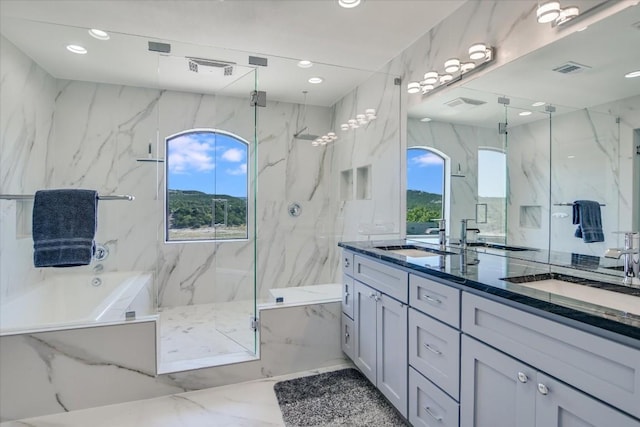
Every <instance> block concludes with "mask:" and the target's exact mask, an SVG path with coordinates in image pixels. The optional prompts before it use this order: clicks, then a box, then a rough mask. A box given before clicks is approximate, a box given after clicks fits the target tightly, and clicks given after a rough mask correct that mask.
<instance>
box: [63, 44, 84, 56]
mask: <svg viewBox="0 0 640 427" xmlns="http://www.w3.org/2000/svg"><path fill="white" fill-rule="evenodd" d="M67 50H68V51H69V52H73V53H77V54H78V55H84V54H85V53H87V49H85V48H83V47H82V46H78V45H77V44H70V45H67Z"/></svg>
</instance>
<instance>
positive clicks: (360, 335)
mask: <svg viewBox="0 0 640 427" xmlns="http://www.w3.org/2000/svg"><path fill="white" fill-rule="evenodd" d="M354 291H355V294H354V299H353V304H354V305H353V323H354V325H353V332H354V337H353V338H354V349H353V352H354V358H353V362H354V363H355V364H356V366H357V367H358V368H359V369H360V371H361V372H362V373H363V374H364V375H365V376H366V377H367V378H368V379H369V381H371V382H372V383H373V384H376V311H377V305H378V304H377V301H376V299H377V298H378V297H377V292H376V291H374V290H373V289H371V288H370V287H368V286H365V285H363V284H362V283H360V282H358V281H354Z"/></svg>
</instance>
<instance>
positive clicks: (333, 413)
mask: <svg viewBox="0 0 640 427" xmlns="http://www.w3.org/2000/svg"><path fill="white" fill-rule="evenodd" d="M273 388H274V390H275V392H276V396H277V398H278V403H279V404H280V410H281V411H282V417H283V419H284V422H285V425H287V427H293V426H337V425H344V426H376V427H377V426H407V425H408V424H407V423H406V422H405V421H404V419H403V418H402V417H401V416H400V415H399V414H398V413H397V412H396V410H395V408H393V407H392V406H391V404H390V403H389V402H387V401H386V400H385V398H384V397H383V396H382V394H381V393H380V392H379V391H378V390H377V389H376V388H375V387H374V386H373V385H372V384H371V383H370V382H369V381H368V380H367V379H366V378H365V377H364V376H363V375H362V374H361V373H360V372H359V371H357V370H356V369H342V370H340V371H333V372H326V373H323V374H319V375H313V376H309V377H303V378H296V379H293V380H288V381H281V382H278V383H276V384H275V385H274V386H273Z"/></svg>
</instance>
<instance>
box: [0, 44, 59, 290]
mask: <svg viewBox="0 0 640 427" xmlns="http://www.w3.org/2000/svg"><path fill="white" fill-rule="evenodd" d="M0 64H2V66H1V67H0V73H1V76H0V93H2V96H1V97H0V132H1V137H0V194H31V193H33V192H34V191H35V190H37V189H38V188H42V187H43V186H44V184H45V182H46V180H47V176H46V165H47V163H48V161H49V160H48V154H49V152H48V141H49V138H50V137H51V133H52V132H53V112H54V105H55V96H56V82H55V79H53V78H52V77H51V76H50V75H48V74H47V73H46V72H45V71H44V70H43V69H42V68H40V67H39V66H38V65H37V64H36V63H35V62H33V61H32V60H31V59H29V58H28V57H27V56H25V55H24V54H23V53H22V52H21V51H20V50H19V49H18V48H17V47H16V46H15V45H13V44H12V43H11V42H10V41H9V40H7V39H6V38H4V37H2V36H0ZM32 206H33V203H32V202H28V201H15V200H0V299H3V298H6V297H8V296H9V295H10V294H13V293H15V292H16V291H18V290H20V288H22V287H23V286H24V285H25V284H27V283H29V284H30V283H35V282H37V281H38V280H40V278H41V274H40V272H39V271H35V270H34V269H33V268H31V266H32V265H33V255H32V254H33V242H32V240H31V238H30V235H29V233H30V229H31V225H30V224H29V221H19V219H20V218H23V215H22V212H24V211H30V210H31V207H32Z"/></svg>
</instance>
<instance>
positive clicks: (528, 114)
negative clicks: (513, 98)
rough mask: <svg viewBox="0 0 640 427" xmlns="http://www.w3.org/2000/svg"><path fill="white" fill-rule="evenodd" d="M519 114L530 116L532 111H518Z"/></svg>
mask: <svg viewBox="0 0 640 427" xmlns="http://www.w3.org/2000/svg"><path fill="white" fill-rule="evenodd" d="M518 115H520V116H530V115H531V111H522V112H520V113H518Z"/></svg>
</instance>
